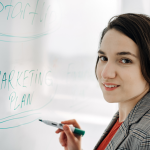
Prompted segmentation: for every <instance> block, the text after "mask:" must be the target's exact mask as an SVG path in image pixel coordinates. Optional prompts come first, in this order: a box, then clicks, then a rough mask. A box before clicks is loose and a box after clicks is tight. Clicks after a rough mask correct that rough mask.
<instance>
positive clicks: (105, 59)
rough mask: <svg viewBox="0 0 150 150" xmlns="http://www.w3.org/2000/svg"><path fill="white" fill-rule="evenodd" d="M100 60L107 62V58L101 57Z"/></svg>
mask: <svg viewBox="0 0 150 150" xmlns="http://www.w3.org/2000/svg"><path fill="white" fill-rule="evenodd" d="M99 59H101V60H102V61H107V58H106V57H104V56H100V57H99Z"/></svg>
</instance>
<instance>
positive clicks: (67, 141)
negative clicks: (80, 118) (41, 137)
mask: <svg viewBox="0 0 150 150" xmlns="http://www.w3.org/2000/svg"><path fill="white" fill-rule="evenodd" d="M61 123H62V124H64V126H63V129H64V131H63V130H61V129H58V130H56V133H60V137H59V142H60V144H61V145H62V146H63V147H64V149H65V150H81V136H79V135H77V134H74V133H73V132H72V131H71V129H70V128H69V126H68V125H73V126H74V127H76V128H79V129H81V128H80V126H79V124H78V123H77V121H76V120H75V119H73V120H68V121H62V122H61Z"/></svg>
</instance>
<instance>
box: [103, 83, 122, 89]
mask: <svg viewBox="0 0 150 150" xmlns="http://www.w3.org/2000/svg"><path fill="white" fill-rule="evenodd" d="M103 86H104V88H105V90H106V91H112V90H115V89H116V88H118V87H119V86H120V85H117V87H111V88H109V87H106V86H105V85H104V84H103Z"/></svg>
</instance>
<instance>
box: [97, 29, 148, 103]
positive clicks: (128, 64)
mask: <svg viewBox="0 0 150 150" xmlns="http://www.w3.org/2000/svg"><path fill="white" fill-rule="evenodd" d="M98 55H99V61H98V64H97V70H96V74H97V78H98V82H99V84H100V87H101V89H102V92H103V96H104V98H105V100H106V101H107V102H110V103H114V102H117V103H120V102H125V101H127V100H132V99H134V98H135V97H137V96H138V95H140V94H141V93H142V92H143V91H144V90H145V89H146V87H147V82H146V80H145V79H144V77H143V75H142V73H141V69H140V55H139V49H138V46H137V45H136V44H135V43H134V41H133V40H132V39H130V38H129V37H127V36H126V35H124V34H123V33H121V32H119V31H117V30H115V29H110V30H108V31H107V33H106V34H105V35H104V37H103V40H102V43H101V47H100V50H99V51H98ZM114 84H115V85H117V87H114V88H110V87H107V88H106V86H108V85H114Z"/></svg>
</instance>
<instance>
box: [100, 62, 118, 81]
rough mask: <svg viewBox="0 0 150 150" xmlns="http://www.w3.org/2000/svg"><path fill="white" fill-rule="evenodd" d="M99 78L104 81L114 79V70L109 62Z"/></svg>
mask: <svg viewBox="0 0 150 150" xmlns="http://www.w3.org/2000/svg"><path fill="white" fill-rule="evenodd" d="M101 76H102V78H104V79H108V78H115V77H116V68H115V66H114V65H113V64H112V63H111V62H107V63H106V65H105V66H104V67H103V69H102V72H101Z"/></svg>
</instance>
